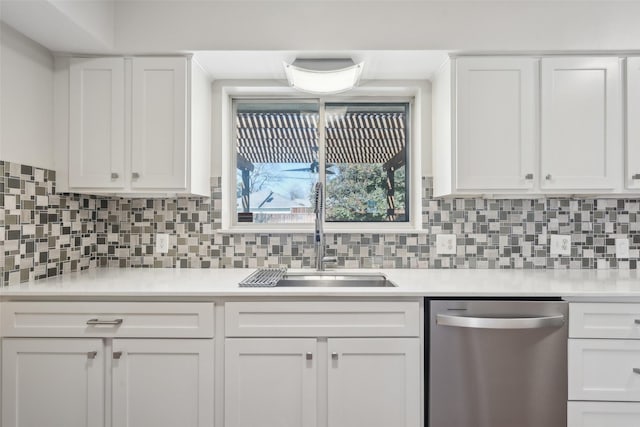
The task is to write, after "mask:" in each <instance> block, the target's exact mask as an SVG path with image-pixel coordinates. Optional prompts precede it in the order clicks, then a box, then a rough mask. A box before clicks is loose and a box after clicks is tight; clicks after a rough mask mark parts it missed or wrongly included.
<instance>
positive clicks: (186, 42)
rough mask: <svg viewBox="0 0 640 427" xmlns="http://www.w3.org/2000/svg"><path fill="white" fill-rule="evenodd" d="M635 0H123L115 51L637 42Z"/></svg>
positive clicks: (629, 46)
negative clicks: (124, 0)
mask: <svg viewBox="0 0 640 427" xmlns="http://www.w3.org/2000/svg"><path fill="white" fill-rule="evenodd" d="M638 17H640V2H638V1H616V0H609V1H602V0H601V1H579V0H575V1H525V0H521V1H515V0H509V1H504V0H503V1H489V0H486V1H485V0H483V1H479V0H476V1H453V0H449V1H429V0H422V1H401V0H394V1H390V0H375V1H361V0H360V1H358V0H355V1H354V0H340V1H337V0H336V1H331V0H324V1H318V0H304V1H282V0H280V1H211V0H209V1H189V2H184V1H182V2H181V1H171V0H164V1H149V0H143V1H140V0H128V1H126V2H117V4H116V12H115V24H116V28H117V32H116V41H115V49H116V50H127V51H129V52H148V53H152V52H166V51H176V50H178V51H179V50H218V49H220V50H227V49H228V50H234V49H237V50H261V49H273V50H305V51H310V50H311V51H313V50H357V49H363V50H366V49H373V50H397V49H404V50H413V49H417V50H420V49H441V50H493V51H496V50H500V51H507V50H518V51H523V50H583V49H584V50H604V49H614V50H637V49H640V25H638Z"/></svg>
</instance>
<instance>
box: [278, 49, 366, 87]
mask: <svg viewBox="0 0 640 427" xmlns="http://www.w3.org/2000/svg"><path fill="white" fill-rule="evenodd" d="M363 65H364V63H363V62H361V63H359V64H356V63H355V62H353V60H352V59H351V58H317V59H296V60H295V61H293V63H292V64H287V63H284V70H285V72H286V73H287V80H289V84H290V85H291V87H293V88H295V89H298V90H301V91H304V92H309V93H315V94H331V93H340V92H345V91H348V90H350V89H353V88H354V87H356V86H357V84H358V80H360V74H361V73H362V66H363Z"/></svg>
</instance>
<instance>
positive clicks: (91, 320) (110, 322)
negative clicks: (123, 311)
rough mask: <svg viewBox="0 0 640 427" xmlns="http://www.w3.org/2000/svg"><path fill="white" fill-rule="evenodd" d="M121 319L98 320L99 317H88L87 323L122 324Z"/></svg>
mask: <svg viewBox="0 0 640 427" xmlns="http://www.w3.org/2000/svg"><path fill="white" fill-rule="evenodd" d="M122 322H123V320H122V319H114V320H100V319H89V320H87V325H122Z"/></svg>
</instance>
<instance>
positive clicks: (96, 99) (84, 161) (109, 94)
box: [69, 58, 126, 188]
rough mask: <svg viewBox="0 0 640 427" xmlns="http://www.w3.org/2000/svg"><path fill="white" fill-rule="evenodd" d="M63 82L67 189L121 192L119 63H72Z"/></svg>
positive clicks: (121, 72)
mask: <svg viewBox="0 0 640 427" xmlns="http://www.w3.org/2000/svg"><path fill="white" fill-rule="evenodd" d="M69 78H70V81H69V84H70V87H69V103H70V105H69V186H70V187H72V188H73V187H82V188H123V187H124V186H125V182H126V180H125V176H124V174H125V170H124V153H125V150H124V144H125V141H124V115H125V109H124V105H125V104H124V59H122V58H97V59H88V58H74V59H72V60H71V67H70V77H69Z"/></svg>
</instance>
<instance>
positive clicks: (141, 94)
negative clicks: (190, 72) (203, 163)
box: [131, 58, 187, 190]
mask: <svg viewBox="0 0 640 427" xmlns="http://www.w3.org/2000/svg"><path fill="white" fill-rule="evenodd" d="M132 70H133V71H132V88H133V89H132V90H133V92H132V116H131V129H132V141H131V156H132V157H131V172H132V177H131V188H133V189H167V190H173V189H185V188H186V185H187V177H186V171H187V169H186V166H187V163H186V162H187V126H186V123H187V60H186V58H133V60H132Z"/></svg>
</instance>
